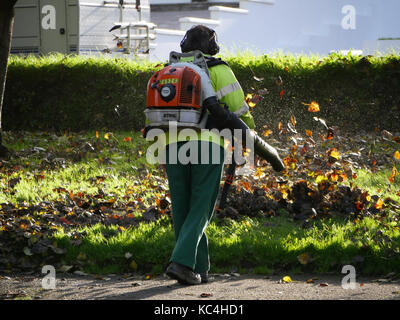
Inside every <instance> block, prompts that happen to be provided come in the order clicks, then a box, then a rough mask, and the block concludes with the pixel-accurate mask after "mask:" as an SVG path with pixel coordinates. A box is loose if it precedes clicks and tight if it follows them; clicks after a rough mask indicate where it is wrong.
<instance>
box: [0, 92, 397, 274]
mask: <svg viewBox="0 0 400 320" xmlns="http://www.w3.org/2000/svg"><path fill="white" fill-rule="evenodd" d="M253 99H254V98H253ZM305 105H306V106H308V112H311V113H314V112H318V110H319V106H318V104H317V103H316V102H311V103H310V104H305ZM314 120H315V121H316V123H317V124H318V126H319V127H320V129H319V130H314V132H313V131H311V130H304V132H303V131H302V130H300V129H298V128H297V127H296V125H297V123H296V119H295V118H294V117H293V116H292V117H291V118H290V121H289V122H288V123H287V124H286V126H284V125H283V124H282V123H281V122H279V123H278V125H277V128H263V130H264V131H263V132H261V133H260V134H261V135H262V136H264V138H265V139H266V141H268V142H269V143H270V144H271V145H273V146H275V147H277V149H278V152H279V154H280V155H281V157H282V159H283V161H284V163H285V166H286V170H285V171H284V172H283V173H282V174H277V173H275V172H274V171H273V170H272V168H271V167H270V165H269V164H268V163H266V162H265V161H263V160H259V159H258V160H257V163H256V164H257V165H256V166H255V167H247V168H246V167H245V168H242V169H244V170H243V172H242V173H241V174H240V175H238V176H237V177H236V180H235V182H234V183H233V185H232V187H231V189H230V191H229V194H228V202H227V207H226V209H224V210H217V212H216V216H217V218H231V219H240V218H241V217H243V216H250V217H255V216H258V217H260V216H264V217H268V216H276V215H279V214H281V213H282V212H286V213H288V214H289V215H290V217H292V218H293V219H294V220H296V221H299V222H300V223H301V225H302V226H303V227H305V228H306V227H307V226H309V225H310V223H311V222H312V220H316V219H322V218H325V217H333V216H342V217H348V218H350V219H352V220H353V221H354V222H355V223H356V222H357V221H359V220H360V219H362V218H363V217H365V216H371V217H375V218H377V219H381V218H383V217H385V216H387V215H388V214H392V215H394V216H395V218H394V219H396V221H397V222H398V219H397V217H398V216H399V213H400V204H399V203H398V202H397V201H395V200H393V199H391V198H389V197H386V198H385V197H382V196H381V195H377V194H369V193H368V192H367V191H366V190H363V189H360V188H359V187H357V186H356V185H355V183H354V180H355V179H356V178H357V170H359V169H364V170H368V171H369V172H371V174H374V173H376V172H379V171H380V170H381V169H383V168H393V169H392V170H391V174H389V175H388V177H387V182H386V186H385V188H386V189H387V190H389V191H390V192H391V194H393V193H394V194H396V195H397V196H400V191H399V190H396V186H398V185H399V184H398V179H400V178H399V177H398V175H399V173H398V172H397V167H398V166H397V165H398V162H399V160H400V154H399V152H398V150H399V149H400V148H399V147H400V144H399V143H400V137H399V133H390V132H388V131H385V130H383V131H378V130H375V132H372V133H362V134H361V133H360V134H358V135H357V136H352V135H350V134H347V133H345V132H340V129H339V128H338V127H330V126H328V125H327V124H326V122H325V121H324V120H323V119H320V118H318V117H314ZM29 136H32V134H30V133H26V132H22V133H7V134H6V140H11V141H12V142H14V143H15V141H22V140H23V139H25V138H27V137H29ZM67 136H68V137H67ZM138 136H139V135H137V137H138ZM35 137H36V139H38V140H40V139H42V140H43V139H45V140H46V142H48V141H51V140H54V141H59V140H60V139H64V140H65V142H66V144H63V145H62V147H61V148H56V147H49V148H47V149H46V148H45V147H38V146H33V147H32V146H29V147H27V148H25V149H22V150H19V151H11V155H10V157H9V158H8V159H4V160H1V162H0V173H1V190H0V191H1V192H2V193H3V194H5V195H6V196H7V195H9V196H10V198H11V197H12V196H13V194H14V193H15V189H16V188H17V186H18V184H19V183H21V177H20V176H17V177H15V173H18V172H22V173H24V174H27V172H30V174H31V178H32V179H33V180H34V181H36V182H37V183H38V184H40V183H41V182H42V181H44V180H45V179H46V177H47V175H49V172H52V171H54V170H59V169H62V168H65V167H68V165H71V164H76V163H80V162H84V161H89V160H90V161H93V162H94V163H96V164H97V165H98V166H99V167H100V166H104V167H105V168H106V171H107V172H110V174H105V175H100V176H98V175H97V176H91V177H89V178H87V180H88V181H87V182H88V184H89V185H91V186H92V187H93V188H92V189H90V191H89V189H87V190H82V191H80V190H71V188H70V187H69V185H68V183H64V184H63V185H58V186H55V187H53V188H52V189H51V193H52V194H53V198H52V197H43V199H41V201H30V202H29V201H22V202H18V201H15V200H14V201H6V202H3V203H1V204H0V270H3V271H10V270H11V269H13V270H15V269H17V270H24V271H29V270H32V269H33V267H34V266H41V265H45V264H51V265H55V266H60V265H61V266H62V265H63V263H62V262H60V261H62V258H63V256H64V255H65V254H66V250H65V249H64V248H60V247H58V244H57V242H56V241H54V240H53V239H54V238H52V235H53V234H54V233H55V232H57V231H59V230H63V231H64V232H65V233H66V234H68V236H69V239H70V243H71V244H72V245H76V246H79V245H80V244H81V241H82V240H81V239H82V237H83V236H84V235H85V232H84V231H80V230H81V229H80V228H81V227H84V226H93V225H95V224H98V223H100V224H102V225H105V226H110V225H117V226H118V232H123V231H124V230H126V229H129V228H134V227H136V226H137V225H138V224H139V223H143V222H153V221H157V220H158V219H159V218H160V217H163V216H171V205H170V198H169V193H168V184H167V180H166V176H165V174H164V173H163V171H162V170H156V169H154V168H149V167H148V166H147V165H146V164H145V162H141V163H139V162H138V163H136V161H138V159H143V158H144V155H145V150H144V148H145V145H146V144H145V143H144V142H142V143H137V141H136V140H138V139H139V138H134V139H132V138H131V137H127V136H125V137H116V136H114V135H113V134H112V133H106V134H105V135H104V137H102V136H99V134H98V132H96V134H95V136H88V135H86V136H84V135H80V134H71V133H70V134H68V135H67V134H64V135H61V136H57V135H56V134H44V133H43V134H39V135H38V134H36V136H35ZM66 137H67V138H66ZM126 146H129V147H126ZM106 149H107V150H109V149H111V150H113V152H114V153H116V154H120V155H121V154H123V155H124V156H123V157H112V156H110V157H107V155H104V154H103V153H102V152H103V151H104V150H106ZM32 155H35V159H36V160H39V161H36V162H35V163H30V162H29V159H31V158H30V157H31V156H32ZM121 158H122V160H121ZM117 159H120V160H119V161H120V162H118V160H117ZM121 161H122V162H125V163H123V164H122V165H121ZM132 163H133V165H131V164H132ZM127 165H128V168H129V169H126V166H127ZM122 167H123V168H124V169H121V168H122ZM113 168H114V169H113ZM237 170H238V171H240V170H241V168H239V169H237ZM118 171H120V172H118ZM126 176H128V178H129V177H130V178H131V181H130V184H128V185H127V184H126V183H125V184H124V185H123V186H119V187H116V188H115V189H119V190H118V192H116V191H115V190H114V191H115V192H113V191H112V190H111V188H107V184H108V183H109V182H111V181H114V182H115V181H116V180H118V179H122V178H126ZM397 189H398V187H397ZM93 190H95V191H93ZM382 191H383V190H382Z"/></svg>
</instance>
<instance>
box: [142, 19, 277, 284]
mask: <svg viewBox="0 0 400 320" xmlns="http://www.w3.org/2000/svg"><path fill="white" fill-rule="evenodd" d="M180 46H181V50H182V53H177V52H172V53H171V54H170V61H169V64H167V65H166V67H165V68H163V69H162V70H160V71H157V72H156V73H155V74H154V75H153V76H152V78H151V79H150V80H149V83H148V87H147V107H146V110H145V114H146V125H147V126H146V129H145V135H146V134H148V133H149V132H150V130H152V129H154V128H157V129H159V128H162V129H163V130H164V131H165V134H166V138H165V144H166V148H165V150H166V151H165V155H166V156H165V159H166V172H167V176H168V182H169V188H170V196H171V202H172V216H173V224H174V233H175V238H176V244H175V247H174V250H173V252H172V255H171V258H170V264H169V266H168V267H167V269H166V274H167V275H168V276H169V277H171V278H173V279H176V280H178V282H179V283H182V284H191V285H194V284H200V283H206V282H208V271H209V269H210V259H209V251H208V240H207V236H206V234H205V230H206V227H207V225H208V223H209V222H210V220H211V217H212V215H213V212H214V209H215V205H216V201H217V197H218V193H219V190H220V181H221V176H222V169H223V165H224V159H225V150H224V139H223V138H222V137H221V136H220V135H218V132H219V130H231V131H232V132H234V131H236V132H239V133H240V135H241V139H242V140H243V141H245V140H246V141H250V142H252V143H253V144H254V150H255V153H256V154H257V155H258V156H260V157H261V158H263V159H265V160H267V161H268V162H269V163H271V165H272V167H273V168H274V169H275V170H277V171H282V170H283V169H284V165H283V163H282V161H281V159H280V158H279V155H278V154H277V152H276V150H275V149H274V148H273V147H271V146H270V145H268V144H267V143H266V142H265V141H263V140H262V139H261V138H260V137H259V136H258V135H257V134H255V133H254V132H253V131H251V130H250V129H254V120H253V117H252V116H251V114H250V112H249V107H248V105H247V104H246V102H245V97H244V93H243V90H242V88H241V86H240V84H239V82H238V81H237V79H236V77H235V75H234V74H233V72H232V70H231V68H230V67H229V66H228V64H227V63H225V62H224V61H222V60H221V59H216V58H214V57H212V56H213V55H215V54H217V53H218V52H219V46H218V44H217V37H216V33H215V31H214V30H212V29H210V28H208V27H206V26H202V25H198V26H194V27H192V28H191V29H190V30H188V31H187V32H186V34H185V36H184V38H183V40H182V41H181V44H180ZM171 128H176V129H177V132H179V133H185V134H172V131H173V130H172V129H171ZM188 129H190V132H191V133H192V134H189V131H185V130H188ZM212 129H214V130H212ZM193 132H194V133H195V134H193ZM189 135H190V139H188V136H189ZM188 159H189V160H188Z"/></svg>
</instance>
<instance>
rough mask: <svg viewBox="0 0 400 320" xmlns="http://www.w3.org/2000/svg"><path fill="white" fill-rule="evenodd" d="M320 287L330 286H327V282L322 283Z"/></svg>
mask: <svg viewBox="0 0 400 320" xmlns="http://www.w3.org/2000/svg"><path fill="white" fill-rule="evenodd" d="M319 286H320V287H327V286H328V284H327V283H326V282H322V283H320V284H319Z"/></svg>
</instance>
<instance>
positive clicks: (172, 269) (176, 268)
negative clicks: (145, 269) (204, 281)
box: [165, 262, 201, 284]
mask: <svg viewBox="0 0 400 320" xmlns="http://www.w3.org/2000/svg"><path fill="white" fill-rule="evenodd" d="M165 273H166V274H167V276H169V277H170V278H172V279H175V280H178V282H179V283H180V284H200V283H201V278H200V275H199V274H198V273H194V272H193V271H192V269H190V268H189V267H186V266H184V265H181V264H179V263H176V262H171V263H170V265H169V266H168V268H167V270H166V272H165Z"/></svg>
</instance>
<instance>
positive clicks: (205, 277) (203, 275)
mask: <svg viewBox="0 0 400 320" xmlns="http://www.w3.org/2000/svg"><path fill="white" fill-rule="evenodd" d="M200 278H201V283H208V281H210V279H209V278H208V272H207V271H206V272H204V273H200Z"/></svg>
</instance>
